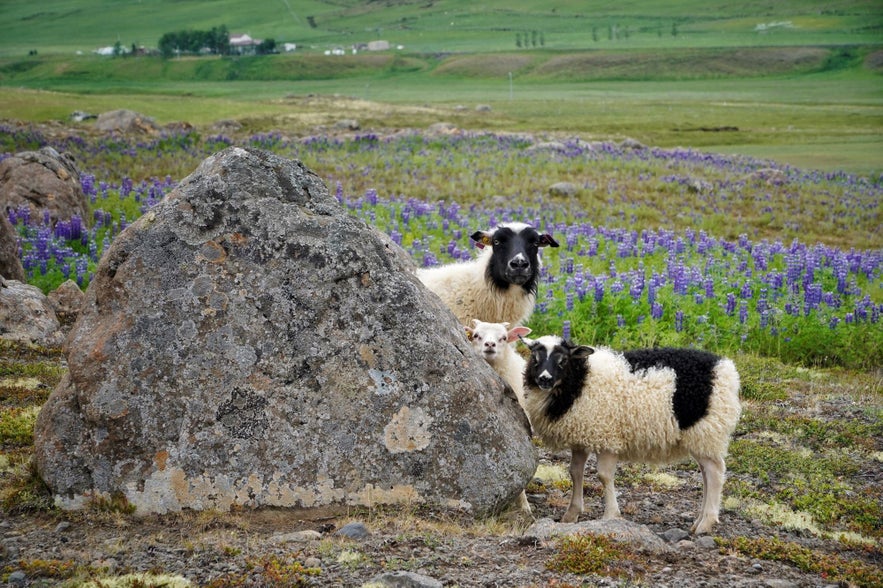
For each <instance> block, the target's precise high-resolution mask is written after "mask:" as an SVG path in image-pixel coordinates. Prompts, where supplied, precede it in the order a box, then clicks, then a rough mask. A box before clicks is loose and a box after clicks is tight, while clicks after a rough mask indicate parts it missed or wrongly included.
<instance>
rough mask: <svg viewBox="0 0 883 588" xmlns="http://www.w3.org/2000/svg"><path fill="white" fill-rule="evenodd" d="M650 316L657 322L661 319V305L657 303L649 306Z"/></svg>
mask: <svg viewBox="0 0 883 588" xmlns="http://www.w3.org/2000/svg"><path fill="white" fill-rule="evenodd" d="M650 316H651V317H652V318H653V319H655V320H657V321H658V320H659V319H661V318H662V305H661V304H659V303H658V302H654V303H653V304H652V305H651V306H650Z"/></svg>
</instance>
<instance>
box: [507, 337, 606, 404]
mask: <svg viewBox="0 0 883 588" xmlns="http://www.w3.org/2000/svg"><path fill="white" fill-rule="evenodd" d="M525 342H527V344H528V346H529V347H530V359H529V360H528V362H527V367H526V368H525V372H524V373H525V380H526V383H527V384H528V385H531V386H535V387H537V388H539V389H540V390H544V391H546V392H549V391H551V390H554V389H557V388H560V387H561V385H562V382H563V381H564V380H570V379H572V376H573V375H574V370H579V369H581V368H582V369H583V370H584V368H585V361H584V360H585V358H586V357H588V356H589V355H591V354H592V352H593V351H594V350H593V349H592V348H591V347H585V346H583V345H574V344H572V343H570V342H569V341H564V340H562V339H560V338H559V337H540V339H538V340H536V341H530V342H528V340H525ZM583 373H584V372H583ZM580 375H582V373H581V374H580ZM582 384H583V382H582V377H580V378H579V382H578V385H579V386H582Z"/></svg>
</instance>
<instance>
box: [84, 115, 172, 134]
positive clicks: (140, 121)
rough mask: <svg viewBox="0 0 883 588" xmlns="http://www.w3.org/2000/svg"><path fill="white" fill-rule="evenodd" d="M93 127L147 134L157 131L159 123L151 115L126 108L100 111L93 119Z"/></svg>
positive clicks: (101, 129) (110, 130) (100, 129)
mask: <svg viewBox="0 0 883 588" xmlns="http://www.w3.org/2000/svg"><path fill="white" fill-rule="evenodd" d="M95 128H96V129H97V130H99V131H105V132H121V133H141V134H148V135H152V134H154V133H157V132H159V125H157V124H156V121H154V120H153V119H152V118H151V117H149V116H145V115H143V114H139V113H137V112H135V111H133V110H127V109H119V110H109V111H107V112H102V113H101V114H99V115H98V119H97V120H96V121H95Z"/></svg>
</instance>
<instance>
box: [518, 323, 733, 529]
mask: <svg viewBox="0 0 883 588" xmlns="http://www.w3.org/2000/svg"><path fill="white" fill-rule="evenodd" d="M523 341H524V343H525V344H526V345H527V346H528V347H529V348H530V352H531V354H530V357H529V358H528V360H527V367H526V370H525V376H524V385H525V394H526V398H525V406H526V407H527V412H528V415H529V416H530V420H531V423H532V425H533V428H534V432H535V433H536V434H537V435H538V436H539V437H540V438H541V439H542V440H543V442H544V443H545V444H546V445H547V446H549V447H551V448H556V449H570V450H571V460H570V477H571V480H572V482H573V490H572V494H571V499H570V506H569V507H568V509H567V511H566V512H565V513H564V516H563V517H562V519H561V520H562V522H573V521H576V520H577V518H578V517H579V515H580V514H581V513H582V511H583V493H582V487H583V473H584V468H585V464H586V459H587V458H588V455H589V454H590V453H594V454H596V455H597V458H598V477H599V479H600V480H601V483H602V485H603V487H604V518H617V517H619V516H620V512H619V505H618V504H617V501H616V490H615V488H614V485H613V478H614V475H615V472H616V464H617V461H618V460H623V461H638V462H649V463H669V462H672V461H678V460H681V459H683V458H685V457H687V456H692V457H693V458H694V459H695V460H696V461H697V462H698V463H699V469H700V471H701V473H702V483H703V493H702V494H703V497H702V508H701V511H700V513H699V516H698V517H697V519H696V521H695V522H694V523H693V526H692V528H691V531H692V532H693V533H708V532H710V531H711V529H712V527H713V526H714V525H715V524H717V523H718V521H719V513H720V501H721V492H722V489H723V483H724V477H725V473H726V466H725V464H724V458H725V457H726V454H727V448H728V446H729V443H730V438H731V436H732V434H733V431H734V430H735V428H736V423H737V422H738V420H739V416H740V414H741V406H740V404H739V374H738V372H737V371H736V366H735V365H734V364H733V362H732V361H731V360H729V359H726V358H721V357H718V356H717V355H714V354H712V353H707V352H704V351H699V350H696V349H671V348H660V349H643V350H635V351H627V352H625V353H619V352H616V351H612V350H610V349H608V348H605V347H597V348H595V349H592V348H591V347H587V346H583V345H574V344H573V343H570V342H569V341H565V340H563V339H561V338H560V337H557V336H546V337H540V338H539V339H536V340H531V339H523Z"/></svg>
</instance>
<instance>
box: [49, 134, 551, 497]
mask: <svg viewBox="0 0 883 588" xmlns="http://www.w3.org/2000/svg"><path fill="white" fill-rule="evenodd" d="M414 269H415V268H414V265H413V262H412V261H411V259H410V258H409V257H408V255H407V254H406V253H405V252H404V251H403V250H402V249H401V248H399V247H398V246H397V245H395V244H394V243H393V242H392V241H391V240H390V239H388V238H387V237H386V236H385V235H382V234H380V233H379V232H378V231H376V230H375V229H373V228H370V227H368V226H366V225H365V224H364V223H363V222H362V221H359V220H358V219H355V218H353V217H351V216H349V215H348V214H347V213H346V212H345V210H344V209H343V208H342V207H341V206H340V205H339V204H338V202H337V201H336V199H334V197H333V196H331V195H329V193H328V190H327V188H326V187H325V185H324V184H323V183H322V181H321V180H319V178H317V177H316V176H315V175H314V174H313V173H312V172H310V171H309V170H308V169H306V168H305V167H304V166H303V165H302V164H300V163H298V162H295V161H291V160H287V159H283V158H281V157H278V156H275V155H273V154H270V153H266V152H262V151H258V150H253V149H241V148H236V147H231V148H229V149H226V150H224V151H222V152H220V153H217V154H215V155H213V156H211V157H209V158H208V159H206V160H205V161H204V162H203V163H202V164H201V165H200V166H199V168H198V169H197V170H196V171H195V172H194V173H193V174H191V175H190V176H188V177H187V178H185V179H184V180H183V181H182V182H181V184H180V185H179V186H178V188H176V190H175V191H174V192H172V193H171V194H169V195H168V196H167V197H166V198H165V199H164V200H163V201H162V202H161V203H160V204H158V205H157V206H156V207H155V208H154V209H152V210H151V211H150V212H148V213H147V214H145V215H143V216H142V217H141V218H140V219H138V221H136V222H135V223H133V224H132V225H131V226H129V227H128V228H127V229H126V230H125V231H123V232H122V233H121V234H120V235H119V237H117V239H115V240H114V242H113V245H112V246H111V247H110V248H109V250H108V251H107V252H105V254H104V256H103V257H102V259H101V262H100V263H99V265H98V267H97V269H96V272H95V276H94V278H93V280H92V281H91V282H90V285H89V288H88V289H87V291H86V300H85V304H84V308H83V309H82V311H81V313H80V316H79V318H78V320H77V322H76V324H75V325H74V327H73V329H72V331H71V333H70V335H69V337H68V340H67V345H66V349H67V361H68V365H69V370H68V373H67V375H66V376H65V377H64V379H63V380H62V381H61V382H60V383H59V385H58V386H57V387H56V389H55V390H54V391H53V393H52V394H51V396H50V398H49V400H48V401H47V402H46V404H45V405H44V407H43V410H42V411H41V413H40V415H39V418H38V419H37V423H36V426H35V455H36V463H37V468H38V471H39V473H40V475H41V476H42V478H43V479H44V481H45V482H46V483H47V484H48V486H49V488H50V489H51V491H52V493H53V495H54V497H55V500H56V503H57V504H58V505H60V506H61V507H63V508H67V509H76V508H81V507H83V506H85V505H86V504H88V502H89V500H90V499H91V498H92V497H96V496H97V497H105V498H107V497H110V496H122V497H124V498H125V499H126V500H127V501H128V502H129V503H130V504H132V505H134V506H135V507H136V513H149V512H156V513H162V512H168V511H177V510H181V509H185V508H187V509H193V510H204V509H213V510H228V509H231V508H234V507H236V506H245V507H261V506H281V507H319V506H335V505H376V504H384V503H409V504H413V503H427V504H438V505H445V506H455V507H458V508H465V509H469V510H471V511H472V512H474V513H476V514H478V513H484V512H490V511H494V510H497V509H499V508H502V507H503V506H504V505H506V504H507V503H509V502H510V501H511V500H513V499H514V498H515V497H516V496H517V495H518V494H519V493H520V492H521V490H522V489H523V488H524V485H525V484H526V483H527V482H528V481H529V480H530V479H531V476H532V475H533V473H534V471H535V469H536V449H535V448H534V447H533V446H532V444H531V442H530V439H529V437H528V429H527V421H526V419H525V417H524V416H523V411H521V409H520V408H519V406H518V404H517V401H516V400H515V397H514V394H512V393H511V391H510V390H509V389H508V388H507V387H506V386H504V384H503V383H502V381H501V380H500V379H499V378H498V377H497V376H496V374H494V372H493V370H492V369H491V368H490V367H489V366H488V365H487V364H486V362H484V361H483V360H481V358H479V357H477V356H475V354H474V353H472V352H471V349H470V348H469V344H468V342H467V341H466V339H465V337H464V335H463V332H462V328H461V327H460V326H459V325H458V324H457V322H456V319H455V318H454V316H453V315H452V314H451V313H450V311H449V310H447V309H446V308H445V307H444V306H443V305H442V303H441V301H440V300H438V298H437V297H435V296H433V295H432V294H430V293H429V291H428V290H426V289H425V288H424V287H423V286H422V284H420V282H419V281H418V280H417V279H416V277H415V276H414V275H413V271H414Z"/></svg>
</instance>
